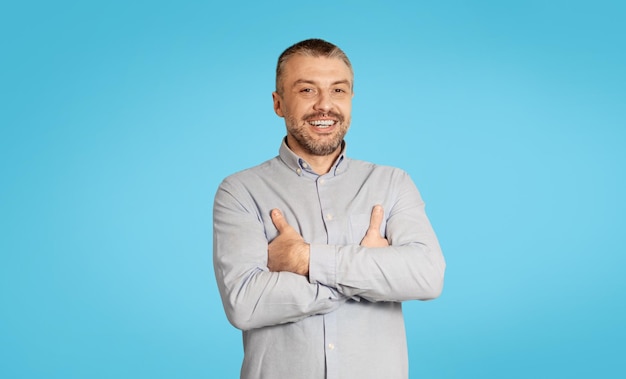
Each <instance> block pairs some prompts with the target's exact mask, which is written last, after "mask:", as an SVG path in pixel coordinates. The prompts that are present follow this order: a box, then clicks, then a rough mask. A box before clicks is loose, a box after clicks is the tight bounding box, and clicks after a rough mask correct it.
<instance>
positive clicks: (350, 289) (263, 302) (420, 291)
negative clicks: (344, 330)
mask: <svg viewBox="0 0 626 379" xmlns="http://www.w3.org/2000/svg"><path fill="white" fill-rule="evenodd" d="M407 180H408V179H407ZM410 184H411V183H408V184H407V185H405V186H400V187H401V188H403V189H404V190H403V191H402V192H401V193H400V195H399V196H398V197H397V199H398V200H397V201H395V202H394V204H393V208H392V209H391V210H390V211H389V214H388V216H387V217H385V216H384V212H383V208H382V206H375V207H374V208H373V210H372V212H371V215H370V223H369V228H368V229H367V231H366V232H365V234H364V236H363V238H362V239H361V242H360V244H359V245H356V244H348V245H326V244H319V243H317V244H316V243H311V244H309V243H307V242H305V241H304V239H303V238H302V236H301V235H300V234H299V233H298V232H297V231H296V230H295V229H294V228H293V227H292V226H290V225H289V224H288V223H287V221H286V219H285V218H284V215H283V214H282V212H281V211H280V210H277V209H274V210H272V211H271V213H270V218H271V222H272V223H273V224H274V226H275V227H276V230H277V232H278V234H277V235H276V236H275V237H274V238H273V239H272V240H271V241H270V242H268V240H267V234H266V233H265V231H264V230H263V228H262V227H259V220H260V218H259V217H260V215H259V214H256V213H255V212H253V211H251V210H252V209H255V208H257V204H256V203H255V202H253V201H251V200H252V199H250V198H249V197H248V196H246V192H247V190H246V189H245V188H243V187H241V186H240V185H238V183H237V182H234V183H233V182H230V181H227V182H225V183H224V184H223V185H222V186H221V187H220V189H219V190H218V193H217V195H216V198H215V206H214V249H213V251H214V268H215V275H216V279H217V284H218V288H219V290H220V295H221V296H222V303H223V305H224V310H225V312H226V315H227V317H228V319H229V321H230V322H231V323H232V324H233V325H234V326H235V327H237V328H239V329H242V330H247V329H253V328H258V327H263V326H269V325H277V324H283V323H288V322H294V321H298V320H301V319H303V318H306V317H309V316H312V315H318V314H325V313H329V312H333V311H334V310H336V309H338V308H339V307H341V306H342V305H343V303H344V302H346V301H347V300H348V299H354V300H367V301H405V300H413V299H420V300H425V299H431V298H434V297H437V296H438V295H439V293H440V291H441V288H442V285H443V272H444V269H445V262H444V260H443V256H442V255H441V250H440V248H439V245H438V243H437V240H436V237H435V235H434V233H433V231H432V228H431V227H430V224H429V222H428V220H427V218H426V215H425V213H424V211H423V207H424V204H423V202H422V201H421V198H420V197H419V194H418V193H417V191H416V189H415V188H414V186H411V185H410ZM383 223H384V227H381V225H382V224H383ZM381 229H385V230H386V232H385V236H384V237H383V236H382V235H381V232H380V230H381ZM242 231H247V232H246V233H242Z"/></svg>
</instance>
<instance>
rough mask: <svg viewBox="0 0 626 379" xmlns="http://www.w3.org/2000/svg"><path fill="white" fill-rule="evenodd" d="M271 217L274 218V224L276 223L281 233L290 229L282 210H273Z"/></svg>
mask: <svg viewBox="0 0 626 379" xmlns="http://www.w3.org/2000/svg"><path fill="white" fill-rule="evenodd" d="M270 217H271V218H272V222H273V223H274V226H275V227H276V229H278V232H279V233H282V232H283V231H284V230H285V229H286V228H287V227H289V224H287V221H286V220H285V217H284V216H283V214H282V212H281V211H280V210H278V209H272V211H271V212H270Z"/></svg>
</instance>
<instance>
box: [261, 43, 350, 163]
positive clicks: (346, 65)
mask: <svg viewBox="0 0 626 379" xmlns="http://www.w3.org/2000/svg"><path fill="white" fill-rule="evenodd" d="M353 78H354V75H353V72H352V66H351V64H350V61H349V60H348V57H347V56H346V54H345V53H344V52H343V51H341V49H339V48H338V47H337V46H335V45H333V44H331V43H329V42H326V41H323V40H319V39H311V40H306V41H302V42H299V43H297V44H295V45H293V46H291V47H290V48H288V49H287V50H285V51H284V52H283V53H282V54H281V56H280V58H279V59H278V65H277V67H276V92H274V93H273V94H272V97H273V100H274V111H275V112H276V114H277V115H278V116H280V117H283V118H284V119H285V124H286V126H287V143H288V144H289V147H290V148H291V149H292V150H293V151H294V152H295V153H297V154H299V155H302V156H303V157H305V158H306V157H309V156H328V155H332V154H334V153H337V152H338V151H339V149H340V147H341V143H342V141H343V138H344V136H345V134H346V133H347V131H348V128H349V126H350V112H351V108H352V96H353V93H352V88H353Z"/></svg>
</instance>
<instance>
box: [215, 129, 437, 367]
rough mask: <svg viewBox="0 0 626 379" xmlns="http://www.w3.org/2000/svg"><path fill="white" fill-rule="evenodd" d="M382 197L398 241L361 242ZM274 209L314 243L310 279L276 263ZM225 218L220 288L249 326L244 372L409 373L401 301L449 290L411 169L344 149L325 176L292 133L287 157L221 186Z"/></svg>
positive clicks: (240, 322)
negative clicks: (271, 246)
mask: <svg viewBox="0 0 626 379" xmlns="http://www.w3.org/2000/svg"><path fill="white" fill-rule="evenodd" d="M376 204H380V205H382V206H383V208H384V212H385V217H384V222H383V225H382V226H381V235H382V236H384V237H385V238H386V239H387V240H388V242H389V244H390V246H389V247H379V248H367V247H364V246H360V242H361V240H362V239H363V237H364V236H365V232H366V231H367V229H368V226H369V222H370V215H371V211H372V208H373V206H374V205H376ZM273 208H278V209H280V210H281V211H282V213H283V215H284V216H285V219H286V220H287V222H288V223H289V224H290V225H291V226H292V227H294V228H295V229H296V230H297V231H298V232H299V233H300V234H301V235H302V237H303V238H304V240H305V241H306V242H307V243H309V244H310V261H309V276H308V277H305V276H302V275H297V274H294V273H291V272H270V271H269V270H268V268H267V249H268V243H269V242H270V241H272V239H274V238H275V237H276V236H277V235H278V232H277V230H276V228H275V227H274V225H273V223H272V220H271V218H270V210H272V209H273ZM213 217H214V219H213V221H214V223H213V230H214V234H213V236H214V245H213V252H214V268H215V274H216V278H217V283H218V288H219V291H220V294H221V297H222V302H223V305H224V309H225V311H226V315H227V317H228V319H229V321H230V322H231V323H232V324H233V325H234V326H235V327H237V328H239V329H241V330H242V331H243V344H244V362H243V365H242V368H241V377H242V378H244V379H248V378H249V379H252V378H254V379H259V378H268V379H277V378H311V379H313V378H315V379H318V378H319V379H321V378H342V379H346V378H348V379H350V378H355V379H356V378H358V379H364V378H376V379H380V378H407V377H408V357H407V347H406V333H405V329H404V318H403V315H402V308H401V302H402V301H405V300H414V299H421V300H426V299H432V298H435V297H437V296H438V295H439V293H440V292H441V289H442V286H443V275H444V270H445V262H444V259H443V255H442V253H441V249H440V247H439V243H438V242H437V238H436V237H435V234H434V232H433V229H432V227H431V225H430V223H429V221H428V219H427V217H426V214H425V212H424V203H423V201H422V199H421V197H420V194H419V192H418V190H417V188H416V187H415V185H414V184H413V182H412V180H411V179H410V178H409V176H408V175H407V173H406V172H404V171H402V170H400V169H397V168H392V167H387V166H379V165H375V164H372V163H368V162H364V161H358V160H353V159H350V158H348V157H346V155H345V147H344V150H343V151H342V153H341V155H340V156H339V157H338V159H337V160H336V162H335V163H334V164H333V166H332V167H331V169H330V171H329V172H328V173H327V174H324V175H317V174H316V173H315V172H313V170H312V169H311V167H310V165H309V164H308V163H307V162H306V161H305V160H304V159H302V158H300V157H298V156H297V155H296V154H294V153H293V152H292V151H291V150H290V149H289V148H288V147H287V145H286V143H285V142H284V141H283V144H282V145H281V147H280V151H279V155H278V156H277V157H275V158H273V159H271V160H269V161H267V162H265V163H263V164H261V165H259V166H256V167H253V168H251V169H248V170H244V171H242V172H239V173H236V174H234V175H231V176H229V177H228V178H226V179H225V180H224V181H223V182H222V183H221V185H220V187H219V189H218V191H217V194H216V196H215V203H214V208H213Z"/></svg>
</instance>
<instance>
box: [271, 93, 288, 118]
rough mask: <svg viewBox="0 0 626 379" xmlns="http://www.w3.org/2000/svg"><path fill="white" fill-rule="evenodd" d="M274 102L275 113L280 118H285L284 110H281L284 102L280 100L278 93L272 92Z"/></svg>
mask: <svg viewBox="0 0 626 379" xmlns="http://www.w3.org/2000/svg"><path fill="white" fill-rule="evenodd" d="M272 100H273V101H274V112H275V113H276V114H277V115H278V117H285V115H284V114H283V110H282V109H281V108H280V107H281V103H282V101H283V100H282V99H281V98H280V95H279V94H278V92H272Z"/></svg>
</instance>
